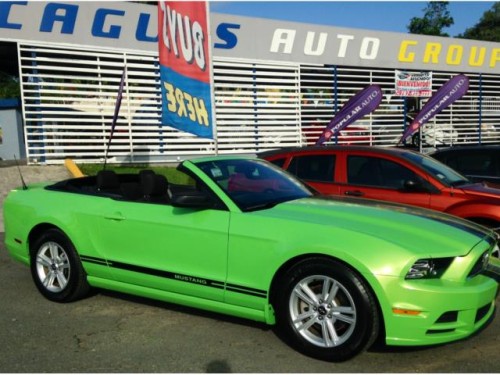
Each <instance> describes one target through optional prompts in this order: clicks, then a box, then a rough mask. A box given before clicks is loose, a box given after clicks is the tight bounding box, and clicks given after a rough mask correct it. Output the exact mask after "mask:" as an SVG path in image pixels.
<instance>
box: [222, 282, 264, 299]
mask: <svg viewBox="0 0 500 375" xmlns="http://www.w3.org/2000/svg"><path fill="white" fill-rule="evenodd" d="M226 289H227V290H229V291H231V292H239V293H245V294H250V295H252V296H257V297H264V298H265V297H267V292H266V291H265V290H261V289H255V288H248V287H246V286H241V285H235V284H226Z"/></svg>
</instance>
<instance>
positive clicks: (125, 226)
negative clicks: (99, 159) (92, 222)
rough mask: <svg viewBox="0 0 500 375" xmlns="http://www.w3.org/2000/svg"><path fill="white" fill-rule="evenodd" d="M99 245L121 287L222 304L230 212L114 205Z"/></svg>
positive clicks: (106, 211)
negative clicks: (123, 285) (131, 286)
mask: <svg viewBox="0 0 500 375" xmlns="http://www.w3.org/2000/svg"><path fill="white" fill-rule="evenodd" d="M101 212H102V216H101V217H100V218H98V220H99V221H100V225H99V229H98V231H97V232H98V233H96V234H95V243H96V247H98V248H99V249H100V250H101V252H102V254H105V256H106V259H107V262H108V265H109V267H110V270H111V272H112V275H113V277H114V278H115V280H116V281H118V282H122V283H127V284H132V285H134V286H137V287H147V288H151V289H154V290H162V291H168V292H174V293H181V294H185V295H192V296H195V297H202V298H207V299H212V300H219V301H220V300H222V298H223V285H224V282H225V278H226V268H227V246H228V228H229V212H228V211H224V210H216V209H188V208H176V207H173V206H171V205H168V204H155V203H145V202H127V201H119V200H113V199H109V200H107V202H106V204H105V205H103V206H102V211H101Z"/></svg>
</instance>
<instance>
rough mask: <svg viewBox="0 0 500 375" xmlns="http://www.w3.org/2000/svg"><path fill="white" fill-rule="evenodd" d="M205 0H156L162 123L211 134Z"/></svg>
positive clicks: (180, 128)
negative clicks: (157, 0)
mask: <svg viewBox="0 0 500 375" xmlns="http://www.w3.org/2000/svg"><path fill="white" fill-rule="evenodd" d="M207 17H208V5H207V2H206V1H159V2H158V42H159V43H158V47H159V51H158V52H159V56H160V79H161V89H162V123H163V124H164V125H169V126H172V127H174V128H176V129H179V130H182V131H185V132H188V133H192V134H195V135H198V136H199V137H204V138H213V129H212V128H213V127H212V91H211V62H210V46H209V44H208V41H209V35H208V18H207Z"/></svg>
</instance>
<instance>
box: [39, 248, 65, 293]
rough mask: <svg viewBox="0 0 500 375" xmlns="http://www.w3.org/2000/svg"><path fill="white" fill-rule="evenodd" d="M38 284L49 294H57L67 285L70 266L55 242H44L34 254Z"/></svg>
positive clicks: (61, 249)
mask: <svg viewBox="0 0 500 375" xmlns="http://www.w3.org/2000/svg"><path fill="white" fill-rule="evenodd" d="M36 271H37V275H38V278H39V279H40V282H41V283H42V285H43V286H44V287H45V289H47V290H48V291H50V292H53V293H58V292H60V291H62V290H64V288H66V286H67V285H68V281H69V277H70V271H71V268H70V264H69V260H68V255H67V254H66V251H65V250H64V249H63V248H62V247H61V246H60V245H59V244H57V243H56V242H46V243H44V244H43V245H42V246H40V248H39V250H38V252H37V254H36Z"/></svg>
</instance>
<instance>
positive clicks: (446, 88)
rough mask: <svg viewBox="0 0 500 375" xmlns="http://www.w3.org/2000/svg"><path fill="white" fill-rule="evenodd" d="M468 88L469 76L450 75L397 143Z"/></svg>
mask: <svg viewBox="0 0 500 375" xmlns="http://www.w3.org/2000/svg"><path fill="white" fill-rule="evenodd" d="M468 89H469V78H468V77H467V76H465V75H463V74H459V75H457V76H455V77H452V78H451V79H450V80H449V81H448V82H446V83H445V84H444V85H443V86H441V88H440V89H439V90H438V91H436V92H435V93H434V95H432V97H431V98H430V99H429V100H428V101H427V103H425V105H424V107H423V108H422V110H421V111H420V112H419V113H418V114H417V116H415V119H414V120H413V121H412V123H411V124H410V126H408V128H406V130H405V131H404V132H403V136H402V137H401V139H400V140H399V142H398V143H402V142H403V141H404V140H405V139H407V138H408V137H410V136H411V135H413V134H414V133H415V132H416V131H417V130H418V129H419V128H420V127H421V126H422V125H424V124H425V123H426V122H427V121H429V120H430V119H431V118H433V117H434V116H436V115H437V114H438V113H440V112H441V111H442V110H444V109H445V108H447V107H448V106H450V105H451V104H453V102H455V101H456V100H458V99H460V98H461V97H462V96H464V95H465V93H466V92H467V90H468Z"/></svg>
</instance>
